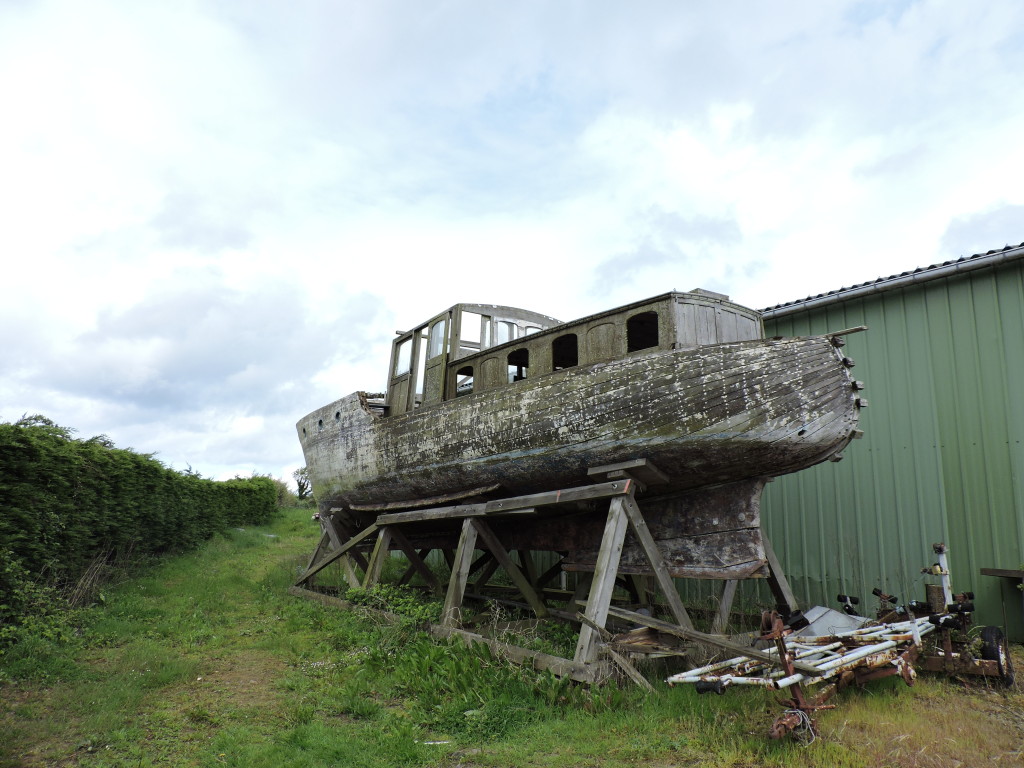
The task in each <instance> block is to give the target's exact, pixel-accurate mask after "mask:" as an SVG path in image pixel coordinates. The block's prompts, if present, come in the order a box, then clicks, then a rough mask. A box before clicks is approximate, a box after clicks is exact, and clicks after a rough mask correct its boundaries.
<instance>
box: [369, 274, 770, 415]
mask: <svg viewBox="0 0 1024 768" xmlns="http://www.w3.org/2000/svg"><path fill="white" fill-rule="evenodd" d="M763 336H764V329H763V326H762V323H761V315H760V313H759V312H757V311H755V310H752V309H747V308H746V307H741V306H740V305H738V304H733V303H731V302H730V301H729V297H728V296H724V295H722V294H719V293H712V292H710V291H704V290H700V289H698V290H695V291H691V292H689V293H666V294H663V295H661V296H656V297H654V298H651V299H647V300H645V301H640V302H636V303H633V304H628V305H626V306H624V307H619V308H617V309H613V310H609V311H606V312H601V313H598V314H596V315H590V316H588V317H584V318H581V319H579V320H574V321H572V322H569V323H562V322H560V321H558V320H556V319H555V318H553V317H548V316H547V315H541V314H538V313H536V312H530V311H527V310H524V309H516V308H514V307H504V306H497V305H493V304H456V305H455V306H454V307H451V308H450V309H448V310H446V311H445V312H442V313H441V314H440V315H437V316H436V317H434V318H432V319H431V320H429V321H428V322H426V323H423V324H422V325H419V326H417V327H415V328H413V329H412V330H410V331H406V332H404V333H401V334H399V335H398V336H397V337H396V338H395V340H394V342H393V343H392V352H391V368H390V372H389V375H388V391H387V395H386V401H385V404H386V408H385V411H384V412H385V413H387V414H389V415H395V414H400V413H406V412H407V411H411V410H413V409H415V408H419V407H421V406H429V405H434V404H436V403H440V402H442V401H444V400H450V399H453V398H456V397H462V396H465V395H469V394H473V393H477V392H486V391H489V390H493V389H497V388H499V387H508V386H515V384H516V382H519V381H523V380H524V379H528V378H533V377H536V376H543V375H545V374H549V373H553V372H555V371H560V370H563V369H566V368H574V367H576V366H587V365H592V364H594V363H600V362H608V361H610V360H616V359H618V358H621V357H624V356H626V355H632V354H640V353H649V352H653V351H657V350H671V349H687V348H693V347H697V346H700V345H704V344H719V343H725V342H731V341H746V340H749V339H760V338H762V337H763Z"/></svg>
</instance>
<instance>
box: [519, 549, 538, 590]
mask: <svg viewBox="0 0 1024 768" xmlns="http://www.w3.org/2000/svg"><path fill="white" fill-rule="evenodd" d="M516 551H517V552H518V553H519V562H520V563H521V565H520V570H522V572H523V576H525V577H526V580H527V581H528V582H530V584H532V585H533V587H534V588H536V587H537V568H536V567H535V566H534V562H533V554H532V553H531V552H530V550H528V549H517V550H516Z"/></svg>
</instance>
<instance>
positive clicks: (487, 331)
mask: <svg viewBox="0 0 1024 768" xmlns="http://www.w3.org/2000/svg"><path fill="white" fill-rule="evenodd" d="M489 346H491V318H490V317H488V316H487V315H481V316H480V349H487V348H488V347H489Z"/></svg>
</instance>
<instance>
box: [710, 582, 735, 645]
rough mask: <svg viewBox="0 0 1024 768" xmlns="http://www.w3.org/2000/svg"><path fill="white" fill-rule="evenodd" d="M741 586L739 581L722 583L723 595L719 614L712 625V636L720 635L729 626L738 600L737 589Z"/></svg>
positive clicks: (719, 602)
mask: <svg viewBox="0 0 1024 768" xmlns="http://www.w3.org/2000/svg"><path fill="white" fill-rule="evenodd" d="M739 584H740V582H739V580H738V579H727V580H726V581H725V582H723V583H722V594H721V596H720V597H719V599H718V614H717V615H716V616H715V620H714V622H712V624H711V634H713V635H720V634H722V633H724V632H725V628H726V627H728V626H729V615H730V614H731V613H732V603H733V600H734V599H735V598H736V588H737V587H738V586H739Z"/></svg>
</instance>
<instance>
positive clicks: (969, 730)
mask: <svg viewBox="0 0 1024 768" xmlns="http://www.w3.org/2000/svg"><path fill="white" fill-rule="evenodd" d="M317 534H318V530H317V528H316V526H315V525H313V524H311V523H310V521H309V515H308V512H307V511H304V510H291V511H288V512H286V513H285V514H284V515H283V516H282V517H281V518H280V519H278V520H277V521H275V522H274V523H273V524H272V525H270V526H267V527H265V528H258V529H256V528H254V529H250V530H246V531H232V532H230V534H229V535H227V536H222V537H219V538H217V539H215V540H213V541H211V542H209V543H208V544H206V545H205V546H204V547H203V548H202V549H201V550H199V551H197V552H195V553H193V554H189V555H185V556H181V557H175V558H169V559H167V560H164V561H162V562H159V563H157V564H155V565H153V566H151V567H149V568H148V569H147V570H145V571H144V572H143V573H141V574H139V575H137V576H136V577H135V578H132V579H129V580H126V581H124V582H123V583H122V584H120V585H119V586H117V587H113V588H111V587H107V588H105V589H104V590H103V595H104V602H103V603H102V604H101V605H98V606H94V607H92V608H89V609H86V610H84V611H82V612H80V614H77V615H76V622H77V626H78V631H77V632H76V633H74V636H73V638H72V639H71V640H59V639H58V640H50V639H45V638H31V639H29V640H27V641H25V642H23V643H21V644H20V645H19V646H16V647H15V648H14V649H13V650H11V651H8V652H7V653H6V654H5V655H3V656H0V766H7V767H13V766H50V765H80V766H153V765H175V766H189V765H195V766H208V765H211V766H212V765H227V766H247V767H248V766H274V768H277V767H278V766H330V765H344V766H348V765H352V766H420V765H423V766H428V765H434V766H447V767H448V768H454V767H455V766H464V767H465V768H470V767H474V768H482V767H483V766H551V767H552V768H556V767H557V768H564V767H567V766H574V767H575V766H600V767H602V768H611V767H613V766H634V765H645V766H652V767H653V768H662V767H667V766H698V765H700V766H721V767H723V768H724V767H729V766H732V767H737V768H738V767H739V766H850V767H860V766H956V765H964V766H974V765H986V766H993V765H995V766H998V765H1006V766H1011V765H1019V764H1020V763H1021V757H1022V752H1021V750H1022V745H1024V695H1022V694H1021V690H1020V688H1019V687H1018V688H1014V689H1011V690H1009V691H1004V690H996V689H991V688H988V687H986V686H984V685H982V684H979V683H978V682H975V683H972V684H970V685H964V684H961V683H957V682H955V681H950V680H947V679H943V678H936V677H923V676H922V678H921V679H919V682H918V684H917V685H916V686H915V687H913V688H907V687H906V686H905V685H904V684H903V683H902V681H898V680H892V679H890V680H884V681H879V682H876V683H873V684H871V685H869V686H867V687H865V688H864V689H861V690H853V691H848V692H845V693H844V694H842V695H841V696H840V697H839V699H838V700H837V701H836V702H835V703H837V704H838V706H837V708H836V709H834V710H828V711H824V712H822V713H820V715H819V718H818V721H819V725H820V728H821V732H822V738H821V739H819V740H818V741H817V742H816V743H814V744H812V745H810V746H809V747H804V746H801V745H800V744H798V743H796V742H794V741H789V740H786V741H781V742H772V741H769V740H768V739H767V738H766V737H765V732H766V730H767V728H768V726H769V725H770V723H771V722H772V720H773V719H774V718H775V717H776V716H777V715H778V713H779V711H780V708H779V706H778V705H777V704H776V703H775V702H774V700H773V698H772V697H771V696H769V695H768V694H767V693H765V692H764V691H760V690H735V689H734V690H730V691H729V693H728V694H727V695H725V696H714V695H708V696H698V695H697V694H696V693H695V692H694V691H693V689H692V688H689V687H678V688H674V689H667V688H664V687H661V688H659V690H658V691H657V692H656V693H655V694H651V695H646V694H643V693H642V692H640V691H639V690H637V689H636V688H631V687H630V688H616V687H605V688H600V689H594V690H588V689H586V688H583V687H580V686H576V685H574V684H570V683H567V682H565V681H559V680H557V679H555V678H553V677H551V676H547V675H537V674H535V673H533V672H530V671H527V670H524V669H521V668H519V667H516V666H513V665H510V664H508V663H506V662H505V661H503V660H502V659H498V658H494V657H492V656H491V654H490V653H489V652H487V651H486V650H485V649H481V648H475V649H469V648H465V647H463V646H461V645H454V644H445V643H438V642H435V641H432V640H431V639H429V637H428V636H427V635H426V634H425V633H424V632H422V630H421V621H422V620H423V619H425V618H429V613H430V611H431V610H433V609H432V608H431V607H430V606H423V605H421V604H418V603H415V601H408V598H402V597H401V596H400V595H392V596H391V597H392V602H394V601H396V600H397V601H399V602H400V601H401V600H403V599H405V600H407V601H408V602H407V603H406V604H404V605H403V606H402V607H403V610H404V612H405V613H407V614H408V615H411V616H413V617H414V618H410V619H408V620H406V621H404V622H400V623H399V624H397V625H395V624H386V623H384V622H382V621H381V620H380V619H379V618H377V617H376V615H375V614H373V613H366V612H361V611H360V609H354V610H352V611H340V610H338V609H334V608H328V607H324V606H321V605H319V604H316V603H313V602H308V601H304V600H301V599H299V598H294V597H291V596H289V595H288V594H287V592H286V590H287V587H288V586H289V584H290V583H291V581H292V580H293V579H294V576H295V574H296V571H297V569H298V568H301V567H302V565H303V564H304V562H305V559H306V558H307V557H308V555H309V552H310V551H311V550H312V548H313V546H314V543H315V538H316V535H317ZM361 599H362V600H363V601H364V602H370V603H372V602H373V596H367V595H364V596H362V598H361ZM532 640H533V641H534V642H536V643H538V644H539V645H541V646H545V645H557V644H558V643H559V642H564V640H565V638H564V637H561V636H559V633H557V632H555V633H549V635H548V636H546V637H545V636H538V637H535V638H533V639H532ZM1017 661H1018V667H1019V668H1022V669H1024V659H1022V658H1021V657H1020V654H1019V653H1018V655H1017Z"/></svg>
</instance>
